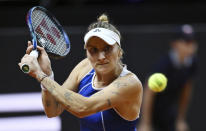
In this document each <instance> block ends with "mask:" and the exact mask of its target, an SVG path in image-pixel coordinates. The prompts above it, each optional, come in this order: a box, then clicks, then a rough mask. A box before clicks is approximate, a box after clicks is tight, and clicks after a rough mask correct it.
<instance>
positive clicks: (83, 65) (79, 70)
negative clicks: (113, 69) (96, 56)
mask: <svg viewBox="0 0 206 131" xmlns="http://www.w3.org/2000/svg"><path fill="white" fill-rule="evenodd" d="M91 70H92V66H91V64H90V62H89V60H88V59H87V58H85V59H83V60H82V61H80V62H79V64H77V66H76V67H75V68H74V70H73V71H72V72H73V73H74V74H78V76H77V79H78V81H80V80H81V79H82V78H83V77H84V76H85V75H86V74H87V73H88V72H89V71H91Z"/></svg>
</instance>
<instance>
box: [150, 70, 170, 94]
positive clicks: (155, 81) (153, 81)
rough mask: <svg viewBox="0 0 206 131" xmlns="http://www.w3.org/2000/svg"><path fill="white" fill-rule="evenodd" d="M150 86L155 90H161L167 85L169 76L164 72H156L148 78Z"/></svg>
mask: <svg viewBox="0 0 206 131" xmlns="http://www.w3.org/2000/svg"><path fill="white" fill-rule="evenodd" d="M148 86H149V88H150V89H151V90H152V91H154V92H161V91H163V90H164V89H165V88H166V86H167V78H166V76H165V75H164V74H162V73H154V74H152V75H151V76H150V77H149V79H148Z"/></svg>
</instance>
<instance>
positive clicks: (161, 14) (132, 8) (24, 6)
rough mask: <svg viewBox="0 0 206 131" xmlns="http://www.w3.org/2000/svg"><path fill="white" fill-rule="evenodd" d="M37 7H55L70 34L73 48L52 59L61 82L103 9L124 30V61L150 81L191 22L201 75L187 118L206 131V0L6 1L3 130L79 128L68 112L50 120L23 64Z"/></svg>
mask: <svg viewBox="0 0 206 131" xmlns="http://www.w3.org/2000/svg"><path fill="white" fill-rule="evenodd" d="M36 5H41V6H44V7H46V8H47V9H49V10H50V11H51V12H52V13H53V14H54V15H55V16H56V17H57V19H58V20H59V21H60V23H61V24H62V25H63V27H64V28H65V30H66V32H67V33H68V35H69V36H70V41H71V44H72V46H71V52H70V53H69V54H68V56H67V57H66V58H63V59H61V60H58V61H55V60H52V67H53V71H54V74H55V80H56V81H57V82H58V83H59V84H62V83H63V82H64V80H65V79H66V78H67V76H68V74H69V73H70V71H71V69H73V67H74V66H75V65H76V64H77V63H78V62H79V61H80V60H82V59H83V58H85V56H86V55H85V51H84V49H83V37H84V34H85V33H86V31H87V26H88V25H89V24H90V23H92V22H94V21H96V19H97V17H98V16H99V15H101V14H102V13H106V14H108V16H109V18H110V21H111V22H112V23H113V24H114V25H116V26H117V28H118V29H119V30H120V32H121V33H122V42H121V43H122V48H123V50H124V52H125V54H124V59H123V62H124V63H125V64H127V65H128V68H129V69H130V70H131V71H133V72H134V73H136V75H137V76H138V77H139V78H140V80H141V81H142V82H143V83H144V80H145V77H146V75H147V73H148V71H149V70H150V68H151V66H152V64H153V63H154V62H155V61H156V60H157V59H158V58H159V57H160V56H161V55H162V54H164V53H166V52H167V51H168V48H169V44H168V43H169V41H170V40H171V36H172V35H173V34H174V33H175V32H176V30H175V27H177V26H179V25H181V24H191V25H193V27H194V30H195V33H196V37H195V38H196V40H197V42H198V45H199V50H198V61H199V67H198V74H197V78H196V82H195V86H194V89H193V95H192V100H191V102H190V106H189V111H188V117H187V121H188V123H189V125H190V128H191V131H205V130H206V126H205V121H204V120H205V118H206V113H205V110H206V104H205V102H204V100H205V99H206V95H205V91H206V88H204V87H205V84H206V83H205V79H204V75H205V67H206V61H204V56H206V44H205V42H206V38H205V36H206V24H205V23H206V17H205V15H206V8H205V7H206V2H204V1H201V0H167V1H165V0H0V45H1V46H0V50H1V51H0V56H1V63H0V73H1V75H0V77H1V78H0V80H1V86H0V131H17V130H18V131H37V130H38V131H47V130H49V131H60V130H61V131H78V130H79V123H78V119H77V118H75V117H73V116H72V115H71V114H69V113H68V112H64V113H63V114H62V115H61V116H60V117H57V118H46V116H45V114H44V112H43V108H42V105H41V95H40V91H41V89H40V87H39V83H38V82H37V81H36V80H34V79H32V78H30V77H28V76H27V75H25V74H23V73H22V72H21V71H20V70H19V67H18V62H20V59H21V57H22V56H23V55H24V53H25V50H26V47H27V41H28V40H30V39H31V37H30V34H29V30H28V28H27V25H26V21H25V16H26V13H27V11H28V10H29V9H30V8H31V7H33V6H36Z"/></svg>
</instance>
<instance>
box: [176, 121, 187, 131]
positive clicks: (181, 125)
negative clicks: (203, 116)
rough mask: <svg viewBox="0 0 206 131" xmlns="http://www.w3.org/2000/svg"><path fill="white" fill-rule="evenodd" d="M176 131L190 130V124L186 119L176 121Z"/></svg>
mask: <svg viewBox="0 0 206 131" xmlns="http://www.w3.org/2000/svg"><path fill="white" fill-rule="evenodd" d="M176 131H189V126H188V124H187V122H186V121H185V120H177V121H176Z"/></svg>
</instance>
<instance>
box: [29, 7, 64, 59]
mask: <svg viewBox="0 0 206 131" xmlns="http://www.w3.org/2000/svg"><path fill="white" fill-rule="evenodd" d="M32 24H33V28H34V31H35V33H36V35H37V39H38V42H39V43H40V44H41V45H42V46H43V47H44V48H45V49H46V50H47V51H49V52H50V53H53V54H57V55H60V56H64V55H65V53H67V46H66V42H65V39H64V35H63V33H62V32H61V31H60V29H59V28H58V27H57V25H56V24H55V23H54V22H53V21H52V20H51V18H49V16H47V14H46V13H44V12H43V11H41V10H34V11H33V13H32Z"/></svg>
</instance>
